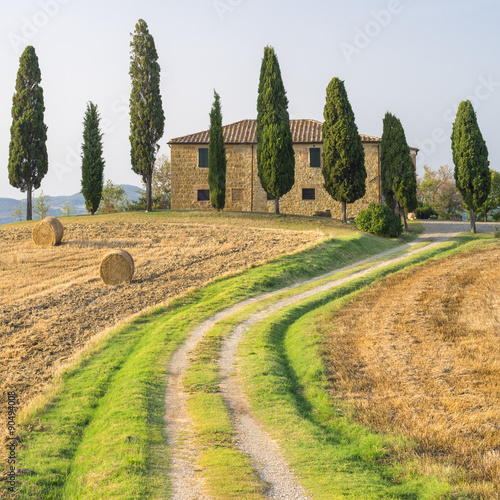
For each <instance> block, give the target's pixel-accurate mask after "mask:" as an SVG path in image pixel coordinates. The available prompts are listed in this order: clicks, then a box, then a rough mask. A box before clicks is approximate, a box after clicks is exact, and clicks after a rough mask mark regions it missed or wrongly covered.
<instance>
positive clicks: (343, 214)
mask: <svg viewBox="0 0 500 500" xmlns="http://www.w3.org/2000/svg"><path fill="white" fill-rule="evenodd" d="M341 217H342V222H347V203H346V202H345V201H342V215H341Z"/></svg>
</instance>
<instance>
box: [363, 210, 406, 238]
mask: <svg viewBox="0 0 500 500" xmlns="http://www.w3.org/2000/svg"><path fill="white" fill-rule="evenodd" d="M356 226H357V227H358V229H361V231H365V232H367V233H372V234H376V235H378V236H386V237H387V238H397V237H398V236H399V235H400V234H401V233H402V232H403V224H401V220H400V219H399V217H398V216H397V215H394V214H393V213H392V210H391V209H390V208H389V207H388V206H387V205H379V204H378V203H370V205H368V208H367V209H366V210H363V211H361V212H360V213H359V215H358V218H357V219H356Z"/></svg>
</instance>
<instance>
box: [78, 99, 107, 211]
mask: <svg viewBox="0 0 500 500" xmlns="http://www.w3.org/2000/svg"><path fill="white" fill-rule="evenodd" d="M99 122H100V116H99V112H98V110H97V105H95V104H94V103H92V102H89V103H88V104H87V111H86V112H85V118H84V120H83V144H82V194H83V197H84V198H85V208H86V209H87V211H88V212H90V213H91V215H94V214H95V212H96V211H97V209H98V208H99V204H100V203H101V195H102V188H103V183H104V159H103V157H102V133H101V130H100V128H99Z"/></svg>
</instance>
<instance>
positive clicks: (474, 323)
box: [323, 245, 500, 499]
mask: <svg viewBox="0 0 500 500" xmlns="http://www.w3.org/2000/svg"><path fill="white" fill-rule="evenodd" d="M499 262H500V248H499V247H498V245H489V246H487V247H484V248H483V249H482V250H479V251H475V252H472V253H471V252H466V253H463V254H458V255H455V256H454V257H451V258H448V259H444V260H438V261H435V262H431V263H429V264H428V265H425V266H423V267H417V268H414V269H412V270H410V271H408V272H404V273H400V274H397V275H394V276H391V277H389V278H387V279H385V280H383V281H382V282H381V283H379V284H378V285H376V286H375V287H373V288H372V289H370V290H369V291H367V292H366V293H364V294H363V295H362V296H361V298H360V299H359V300H356V301H355V303H353V304H352V305H351V306H349V307H347V308H345V309H343V310H341V311H340V312H338V313H334V314H333V315H332V316H331V317H330V318H326V319H325V322H324V323H323V325H324V326H323V331H324V336H325V337H324V339H325V340H324V345H323V347H324V359H325V363H326V364H327V367H328V373H329V377H330V382H331V392H332V394H333V395H334V396H335V397H341V398H343V399H344V400H345V401H346V402H347V403H348V407H349V408H351V411H352V415H353V416H354V418H355V419H356V420H358V421H360V422H362V423H363V424H365V425H368V426H369V427H372V428H374V429H376V430H379V431H380V430H382V431H386V432H388V433H394V432H396V433H398V432H400V433H402V434H404V435H405V436H407V437H409V438H411V439H412V440H414V442H416V443H417V447H416V450H417V455H413V454H414V451H412V452H411V454H410V455H408V454H407V453H405V452H404V450H399V451H397V453H401V454H402V456H401V460H405V461H406V460H417V463H419V464H420V465H418V468H419V469H420V470H424V471H426V470H427V471H428V472H429V473H433V471H435V470H437V469H436V467H435V465H433V464H436V463H440V464H441V465H442V466H444V468H441V470H442V471H443V470H444V471H446V474H449V475H451V479H452V480H453V481H454V482H456V483H459V484H460V483H464V484H467V483H468V484H469V486H468V487H467V486H466V487H465V490H466V491H467V492H468V496H467V498H488V499H497V498H499V497H498V495H499V492H500V266H499V265H498V263H499ZM447 464H448V465H447ZM450 465H451V467H450ZM453 466H458V467H459V469H462V470H465V471H467V473H468V477H459V476H457V472H453ZM484 481H485V482H489V485H486V484H484V483H483V482H484ZM491 485H494V486H493V487H494V491H493V490H491Z"/></svg>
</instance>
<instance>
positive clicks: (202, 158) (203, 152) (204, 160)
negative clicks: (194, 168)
mask: <svg viewBox="0 0 500 500" xmlns="http://www.w3.org/2000/svg"><path fill="white" fill-rule="evenodd" d="M198 167H200V168H208V148H199V149H198Z"/></svg>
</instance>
